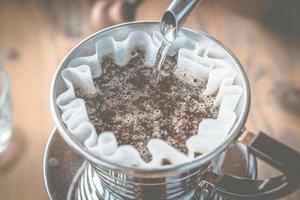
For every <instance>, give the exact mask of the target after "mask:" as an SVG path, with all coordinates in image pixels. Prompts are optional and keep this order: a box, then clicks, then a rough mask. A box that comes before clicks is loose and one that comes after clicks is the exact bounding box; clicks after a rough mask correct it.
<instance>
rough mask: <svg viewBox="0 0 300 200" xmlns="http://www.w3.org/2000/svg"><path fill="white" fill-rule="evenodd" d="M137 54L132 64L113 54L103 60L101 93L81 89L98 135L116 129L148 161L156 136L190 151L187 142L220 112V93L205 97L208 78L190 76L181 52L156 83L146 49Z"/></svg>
mask: <svg viewBox="0 0 300 200" xmlns="http://www.w3.org/2000/svg"><path fill="white" fill-rule="evenodd" d="M131 55H132V58H131V59H130V61H129V62H128V64H127V65H126V66H117V65H116V64H115V63H114V60H113V59H112V57H111V56H106V57H105V58H104V59H103V60H102V62H101V63H102V69H103V74H102V76H101V77H99V78H96V79H94V83H95V85H96V88H97V90H98V92H97V93H96V94H91V95H86V94H83V93H82V92H81V91H80V89H79V88H77V89H76V94H77V96H78V97H81V98H83V99H84V100H85V101H86V108H87V112H88V115H89V119H90V120H91V122H92V123H93V124H94V126H95V128H96V131H97V132H98V133H101V132H103V131H112V132H114V133H115V135H116V138H117V141H118V144H119V145H122V144H131V145H133V146H134V147H136V148H137V149H138V151H139V152H140V154H141V156H142V158H143V159H144V160H145V161H150V160H151V155H150V153H149V152H148V150H147V143H148V141H149V140H150V139H151V138H161V139H163V140H165V141H166V142H167V143H168V144H170V145H171V146H173V147H175V148H177V149H178V150H180V151H181V152H183V153H187V148H186V146H185V141H186V140H187V139H188V138H189V137H190V136H192V135H195V134H196V133H197V128H198V124H199V122H200V121H201V120H202V119H204V118H216V116H217V111H218V108H216V107H214V106H213V101H214V97H213V96H204V95H203V89H204V86H205V85H206V82H203V81H201V80H198V79H190V77H189V78H187V75H185V74H184V73H182V72H180V71H179V70H178V68H176V63H177V60H176V59H177V56H173V57H171V56H169V57H167V59H166V61H165V63H164V65H163V67H162V73H161V76H160V80H159V82H158V83H156V81H155V78H154V76H153V73H152V68H149V67H147V66H146V65H145V61H144V60H145V59H144V58H145V57H144V52H143V50H141V49H135V50H132V51H131Z"/></svg>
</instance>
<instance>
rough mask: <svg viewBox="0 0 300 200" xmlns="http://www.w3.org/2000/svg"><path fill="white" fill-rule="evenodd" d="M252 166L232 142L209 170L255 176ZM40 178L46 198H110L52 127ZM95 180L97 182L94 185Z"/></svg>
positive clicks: (249, 158) (240, 147)
mask: <svg viewBox="0 0 300 200" xmlns="http://www.w3.org/2000/svg"><path fill="white" fill-rule="evenodd" d="M256 167H257V165H256V159H255V158H254V157H253V156H252V155H250V154H248V152H247V149H246V148H245V146H243V145H240V144H235V145H232V146H231V147H230V148H229V149H228V150H227V151H226V152H225V153H223V154H222V155H220V156H219V157H218V158H216V159H215V160H214V161H213V162H212V164H211V166H210V170H212V171H214V172H215V173H219V174H220V173H229V174H233V175H236V176H241V177H248V178H256V174H257V173H256V172H257V170H256ZM44 179H45V184H46V189H47V192H48V195H49V198H50V200H102V199H112V198H110V196H111V195H110V194H109V192H108V191H105V190H103V188H102V187H101V180H100V179H99V177H98V176H94V171H93V170H92V168H91V167H90V165H89V164H88V163H87V162H85V161H84V159H83V158H81V157H80V156H78V154H76V153H75V152H74V151H73V150H72V149H71V148H70V147H69V146H68V145H67V144H66V143H65V142H64V141H63V139H62V138H61V137H60V135H59V134H58V132H56V130H54V131H53V132H52V134H51V136H50V138H49V141H48V144H47V147H46V152H45V157H44ZM95 183H98V184H97V187H96V186H95ZM216 199H222V197H217V198H216Z"/></svg>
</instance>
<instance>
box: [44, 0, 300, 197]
mask: <svg viewBox="0 0 300 200" xmlns="http://www.w3.org/2000/svg"><path fill="white" fill-rule="evenodd" d="M199 2H200V0H174V1H173V2H172V3H171V5H170V6H169V7H168V9H167V10H166V11H165V13H164V14H163V17H162V19H161V22H130V23H125V24H120V25H116V26H113V27H109V28H107V29H104V30H101V31H99V32H97V33H95V34H93V35H91V36H89V37H88V38H86V39H85V40H84V41H82V42H81V43H80V44H78V45H77V46H76V47H75V48H73V50H71V52H70V53H69V54H68V55H67V56H66V57H65V58H64V60H63V61H62V62H61V64H60V65H59V67H58V69H57V71H56V74H55V76H54V78H53V83H52V87H51V91H50V92H51V95H50V96H51V97H50V101H51V103H50V106H51V111H52V114H53V119H54V121H55V125H56V127H55V128H54V130H53V131H52V133H51V136H50V138H49V141H48V144H47V147H46V152H45V157H44V179H45V184H46V189H47V192H48V195H49V198H50V199H51V200H65V199H67V200H102V199H110V200H111V199H120V200H121V199H141V200H142V199H146V200H154V199H174V200H176V199H199V200H200V199H220V200H221V199H264V200H266V199H277V198H281V197H283V196H286V195H288V194H289V193H291V192H293V191H294V190H296V189H297V188H299V186H300V154H299V153H298V152H296V151H294V150H293V149H291V148H289V147H287V146H285V145H284V144H282V143H280V142H278V141H276V140H274V139H272V138H271V137H269V136H267V135H266V134H264V133H262V132H260V133H258V134H253V133H252V132H250V131H248V130H247V129H246V128H245V121H246V119H247V115H248V111H249V108H250V86H249V83H248V78H247V75H246V73H245V71H244V69H243V67H242V65H241V64H240V63H239V61H238V59H237V58H236V57H235V56H234V55H233V53H232V52H231V51H230V50H228V49H227V48H226V47H224V46H223V45H222V44H221V43H220V42H218V41H217V40H215V39H213V38H212V37H210V36H209V35H207V34H205V33H203V32H199V31H195V30H192V29H189V28H185V27H182V28H181V26H182V24H183V23H184V20H185V18H186V17H187V16H188V14H189V13H190V12H191V10H192V9H193V8H194V7H195V6H197V5H198V3H199ZM134 31H142V32H145V33H148V34H149V35H152V34H153V32H154V31H156V32H160V33H161V35H162V36H163V39H162V43H161V46H160V48H159V50H158V53H157V54H158V55H157V58H156V62H155V65H154V66H155V68H154V70H153V73H156V74H157V78H158V79H159V75H160V74H159V73H160V67H161V64H162V63H163V60H164V59H165V57H166V55H167V53H168V48H169V47H170V48H171V45H172V43H173V42H174V41H175V40H176V37H177V36H184V37H187V38H190V39H192V40H194V41H196V42H197V43H199V44H202V43H209V44H211V45H212V46H213V47H214V48H215V49H217V50H218V51H220V52H222V53H223V54H224V55H226V56H227V57H229V59H231V60H232V62H233V65H234V68H235V70H236V71H237V76H236V80H235V82H236V83H237V84H238V85H239V86H240V87H242V88H243V94H242V95H241V99H240V101H239V105H238V108H237V113H238V117H237V119H236V121H235V123H234V125H233V127H232V128H231V129H230V132H229V133H228V136H227V137H226V139H224V141H222V143H220V144H219V145H218V146H217V148H214V149H213V150H212V151H209V152H208V153H206V154H204V155H202V156H200V157H196V158H195V159H194V160H192V161H190V162H186V163H183V164H179V165H175V166H170V167H165V168H159V169H153V170H149V169H141V168H136V167H131V166H123V165H120V164H118V163H112V162H108V161H107V160H104V159H101V158H99V157H96V156H94V155H93V154H91V153H90V152H89V151H87V150H86V149H85V148H84V147H83V146H82V145H81V144H80V143H79V142H77V141H76V140H74V139H73V138H72V137H71V136H70V134H69V130H68V128H67V127H66V126H65V124H64V122H63V120H62V119H61V111H60V110H59V108H58V105H57V104H56V100H57V97H58V96H59V95H60V94H61V93H62V92H63V91H64V90H65V89H66V84H65V82H64V80H63V79H62V78H61V73H62V72H63V70H64V69H66V68H67V67H68V63H70V62H71V61H72V60H73V59H75V58H78V57H80V56H90V55H92V54H94V53H95V44H96V42H97V41H99V40H100V39H102V38H105V37H107V36H109V37H113V38H116V39H117V40H120V39H122V38H124V36H128V35H129V34H130V33H131V32H134ZM256 158H259V159H262V160H263V161H265V162H266V163H268V164H269V165H271V166H273V167H275V168H276V169H278V170H279V171H281V172H282V175H280V176H278V177H274V178H270V179H266V180H257V163H256Z"/></svg>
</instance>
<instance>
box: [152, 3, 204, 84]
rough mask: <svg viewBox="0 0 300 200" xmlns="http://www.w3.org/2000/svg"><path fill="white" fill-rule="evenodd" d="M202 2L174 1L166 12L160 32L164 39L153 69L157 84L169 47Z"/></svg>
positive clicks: (161, 22)
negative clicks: (186, 20) (187, 18)
mask: <svg viewBox="0 0 300 200" xmlns="http://www.w3.org/2000/svg"><path fill="white" fill-rule="evenodd" d="M200 1H201V0H173V1H172V3H171V4H170V6H169V7H168V8H167V10H166V11H165V12H164V14H163V16H162V18H161V21H160V32H161V34H162V36H163V39H162V43H161V46H160V48H159V50H158V53H157V56H156V61H155V65H154V68H153V73H154V75H155V76H156V77H155V78H156V82H158V81H159V76H160V71H161V66H162V64H163V63H164V61H165V59H166V57H167V54H168V49H169V47H170V46H171V45H172V43H173V42H174V41H175V39H176V35H177V32H178V31H179V29H180V28H181V26H182V25H183V23H184V21H185V19H186V17H187V16H188V15H189V14H190V12H191V11H192V10H193V8H194V7H196V6H197V5H198V3H200Z"/></svg>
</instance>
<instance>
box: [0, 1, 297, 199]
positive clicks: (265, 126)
mask: <svg viewBox="0 0 300 200" xmlns="http://www.w3.org/2000/svg"><path fill="white" fill-rule="evenodd" d="M169 3H170V1H169V0H157V1H154V0H141V1H134V0H99V1H96V0H0V63H2V64H3V66H4V68H5V69H6V71H7V72H8V74H9V76H10V80H11V98H12V106H13V139H12V144H11V146H10V147H9V148H8V151H7V152H6V154H5V155H4V157H3V158H1V159H0V199H1V200H2V199H3V200H18V199H22V200H32V199H38V200H43V199H45V200H46V199H47V194H46V191H45V187H44V181H43V173H42V163H43V154H44V150H45V146H46V142H47V139H48V137H49V135H50V132H51V130H52V129H53V128H54V123H53V120H52V118H51V114H50V108H49V103H48V102H49V91H50V83H51V79H52V77H53V74H54V71H55V70H56V68H57V66H58V64H59V62H60V61H61V60H62V59H63V57H64V56H65V55H66V54H67V53H68V51H70V49H71V48H72V47H74V45H76V44H77V43H78V42H79V41H81V40H82V39H84V38H85V37H86V36H88V35H90V34H91V33H93V32H95V31H97V30H100V29H101V28H103V27H106V26H110V25H113V24H116V23H121V22H125V21H128V20H133V19H134V20H159V19H160V16H161V13H162V12H163V11H164V9H165V8H166V7H167V5H168V4H169ZM124 5H125V6H124ZM185 25H186V26H188V27H192V28H193V29H196V30H202V31H205V32H207V33H208V34H210V35H211V36H213V37H215V38H216V39H218V40H219V41H221V42H222V43H224V44H225V45H226V46H227V47H228V48H229V49H231V50H232V51H233V52H234V53H235V54H236V56H237V57H238V58H239V60H240V61H241V63H242V65H243V66H244V67H245V70H246V72H247V74H248V76H249V80H250V84H251V89H252V102H251V104H252V105H251V111H250V114H249V118H248V122H247V127H248V129H250V130H253V131H255V132H257V131H259V130H262V131H264V132H266V133H268V134H270V135H272V136H273V137H274V138H276V139H278V140H280V141H282V142H283V143H285V144H287V145H289V146H291V147H293V148H295V149H297V150H298V151H300V103H299V102H300V100H299V99H300V80H299V77H300V64H299V63H300V1H299V0H285V1H282V0H264V1H261V0H204V2H203V3H202V4H201V5H200V6H199V7H198V8H196V9H195V10H194V11H193V13H192V14H191V16H190V17H189V18H188V20H187V23H186V24H185ZM274 174H276V171H275V170H273V169H271V168H269V167H267V166H266V165H265V164H264V163H259V176H260V177H270V176H273V175H274ZM284 199H285V200H298V199H300V191H297V192H295V193H293V194H291V195H289V196H287V197H286V198H284Z"/></svg>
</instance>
